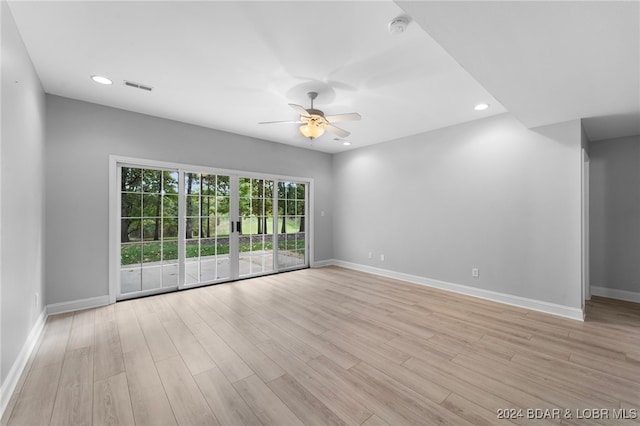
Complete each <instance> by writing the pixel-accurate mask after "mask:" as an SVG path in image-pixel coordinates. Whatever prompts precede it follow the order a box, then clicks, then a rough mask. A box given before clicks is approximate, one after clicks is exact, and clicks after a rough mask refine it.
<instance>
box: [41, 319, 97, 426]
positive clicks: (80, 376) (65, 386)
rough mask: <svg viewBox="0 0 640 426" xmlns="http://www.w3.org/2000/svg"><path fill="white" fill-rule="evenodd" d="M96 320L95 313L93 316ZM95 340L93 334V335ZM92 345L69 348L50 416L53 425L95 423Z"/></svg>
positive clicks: (64, 425) (65, 425)
mask: <svg viewBox="0 0 640 426" xmlns="http://www.w3.org/2000/svg"><path fill="white" fill-rule="evenodd" d="M90 318H91V319H93V316H90ZM92 339H93V336H92ZM92 407H93V348H92V347H91V346H88V347H82V348H80V349H76V350H72V351H67V353H66V355H65V357H64V363H63V364H62V372H61V374H60V383H59V385H58V391H57V394H56V401H55V404H54V406H53V413H52V415H51V425H61V426H67V425H90V424H92V423H93V411H92Z"/></svg>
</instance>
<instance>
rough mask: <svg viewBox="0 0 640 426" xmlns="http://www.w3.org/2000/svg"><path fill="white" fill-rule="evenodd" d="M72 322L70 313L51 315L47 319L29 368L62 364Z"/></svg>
mask: <svg viewBox="0 0 640 426" xmlns="http://www.w3.org/2000/svg"><path fill="white" fill-rule="evenodd" d="M72 322H73V314H72V313H71V314H60V315H52V316H50V317H49V318H48V319H47V325H46V327H45V330H44V332H43V336H42V340H41V342H40V345H39V346H38V350H37V351H36V355H35V359H34V360H33V365H32V366H31V368H33V369H38V368H42V367H45V366H48V365H54V364H62V361H63V360H64V354H65V352H66V350H67V343H68V340H69V333H70V332H71V324H72Z"/></svg>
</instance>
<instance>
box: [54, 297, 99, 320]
mask: <svg viewBox="0 0 640 426" xmlns="http://www.w3.org/2000/svg"><path fill="white" fill-rule="evenodd" d="M109 303H110V300H109V295H105V296H97V297H89V298H88V299H79V300H72V301H70V302H60V303H53V304H51V305H47V314H48V315H55V314H63V313H66V312H74V311H81V310H83V309H90V308H98V307H100V306H105V305H108V304H109Z"/></svg>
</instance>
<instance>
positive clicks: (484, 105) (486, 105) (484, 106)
mask: <svg viewBox="0 0 640 426" xmlns="http://www.w3.org/2000/svg"><path fill="white" fill-rule="evenodd" d="M487 108H489V104H484V103H482V104H478V105H476V106H475V107H473V109H475V110H476V111H483V110H485V109H487Z"/></svg>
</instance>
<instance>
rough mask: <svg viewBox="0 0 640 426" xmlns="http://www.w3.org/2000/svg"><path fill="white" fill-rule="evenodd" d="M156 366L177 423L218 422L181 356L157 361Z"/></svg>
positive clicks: (207, 424)
mask: <svg viewBox="0 0 640 426" xmlns="http://www.w3.org/2000/svg"><path fill="white" fill-rule="evenodd" d="M156 367H157V368H158V374H159V375H160V379H161V380H162V384H163V386H164V389H165V391H166V392H167V397H168V398H169V403H170V404H171V408H172V409H173V413H174V414H175V416H176V420H177V421H178V424H184V425H203V426H209V425H219V424H220V423H219V422H218V420H217V419H216V417H215V416H214V415H213V413H212V412H211V409H210V408H209V404H207V401H206V400H205V399H204V397H203V396H202V393H201V392H200V388H198V385H197V384H196V382H195V380H194V379H193V377H192V376H191V374H190V373H189V370H188V369H187V366H186V365H185V364H184V362H183V361H182V358H180V357H179V356H175V357H173V358H168V359H165V360H162V361H159V362H157V363H156Z"/></svg>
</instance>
